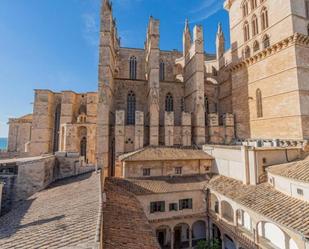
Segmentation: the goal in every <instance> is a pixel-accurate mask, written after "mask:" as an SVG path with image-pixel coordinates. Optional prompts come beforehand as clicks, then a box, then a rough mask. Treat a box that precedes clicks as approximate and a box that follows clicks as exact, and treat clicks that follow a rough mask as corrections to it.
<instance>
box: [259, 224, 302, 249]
mask: <svg viewBox="0 0 309 249" xmlns="http://www.w3.org/2000/svg"><path fill="white" fill-rule="evenodd" d="M256 231H257V236H258V238H257V240H258V241H260V239H261V238H263V239H264V240H266V242H268V243H270V245H271V246H273V247H278V248H282V249H288V248H291V249H292V248H293V249H298V248H299V247H298V245H297V243H296V242H295V241H294V240H293V238H291V236H290V235H289V234H288V233H287V232H286V231H284V230H283V229H281V228H280V227H279V226H277V225H276V224H274V223H272V222H268V221H259V222H258V223H257V224H256ZM291 246H292V247H291Z"/></svg>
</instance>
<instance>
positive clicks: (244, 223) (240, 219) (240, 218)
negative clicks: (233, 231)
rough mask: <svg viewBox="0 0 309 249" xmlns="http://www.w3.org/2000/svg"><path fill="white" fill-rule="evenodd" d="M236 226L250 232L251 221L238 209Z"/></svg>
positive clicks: (248, 216)
mask: <svg viewBox="0 0 309 249" xmlns="http://www.w3.org/2000/svg"><path fill="white" fill-rule="evenodd" d="M236 214H237V224H238V225H239V226H241V227H243V228H244V229H246V230H247V231H250V232H251V231H252V219H251V217H250V215H249V214H248V213H247V212H245V211H244V210H242V209H238V210H237V212H236Z"/></svg>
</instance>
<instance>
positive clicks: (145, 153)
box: [116, 147, 213, 178]
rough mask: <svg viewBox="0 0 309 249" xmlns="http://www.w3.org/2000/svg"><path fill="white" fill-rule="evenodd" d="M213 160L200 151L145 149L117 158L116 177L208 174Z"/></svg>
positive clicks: (166, 148) (160, 148) (163, 148)
mask: <svg viewBox="0 0 309 249" xmlns="http://www.w3.org/2000/svg"><path fill="white" fill-rule="evenodd" d="M212 162H213V158H212V157H211V156H210V155H208V154H207V153H205V152H203V151H202V150H198V149H187V148H174V147H145V148H143V149H140V150H137V151H134V152H132V153H128V154H124V155H121V156H119V158H118V162H117V167H116V171H117V174H116V175H117V176H119V177H124V178H134V177H154V176H185V175H194V174H205V173H210V172H211V170H212Z"/></svg>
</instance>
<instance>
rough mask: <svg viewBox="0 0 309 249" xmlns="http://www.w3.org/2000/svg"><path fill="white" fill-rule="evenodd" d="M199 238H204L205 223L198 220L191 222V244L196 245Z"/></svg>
mask: <svg viewBox="0 0 309 249" xmlns="http://www.w3.org/2000/svg"><path fill="white" fill-rule="evenodd" d="M201 240H204V241H205V240H206V223H205V221H203V220H198V221H195V222H194V223H193V224H192V245H193V246H196V245H197V243H198V242H199V241H201Z"/></svg>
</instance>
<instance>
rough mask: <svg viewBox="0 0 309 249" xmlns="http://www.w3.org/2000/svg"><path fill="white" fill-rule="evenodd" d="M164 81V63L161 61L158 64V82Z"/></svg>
mask: <svg viewBox="0 0 309 249" xmlns="http://www.w3.org/2000/svg"><path fill="white" fill-rule="evenodd" d="M163 80H165V63H164V62H163V61H161V62H160V81H163Z"/></svg>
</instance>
